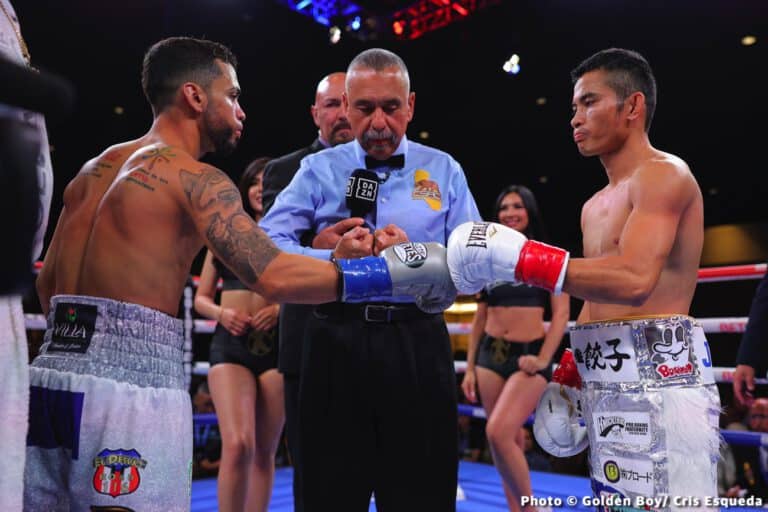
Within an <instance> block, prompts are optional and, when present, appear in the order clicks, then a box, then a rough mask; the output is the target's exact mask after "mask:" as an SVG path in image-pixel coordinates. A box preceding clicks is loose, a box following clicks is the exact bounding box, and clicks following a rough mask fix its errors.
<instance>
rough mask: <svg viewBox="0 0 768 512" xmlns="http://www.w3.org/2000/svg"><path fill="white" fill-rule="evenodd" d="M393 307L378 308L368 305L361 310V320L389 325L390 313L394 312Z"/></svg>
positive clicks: (394, 308)
mask: <svg viewBox="0 0 768 512" xmlns="http://www.w3.org/2000/svg"><path fill="white" fill-rule="evenodd" d="M396 310H397V307H395V306H380V305H376V304H369V305H367V306H365V309H364V310H363V318H364V319H365V321H366V322H378V323H390V322H391V321H392V312H393V311H396Z"/></svg>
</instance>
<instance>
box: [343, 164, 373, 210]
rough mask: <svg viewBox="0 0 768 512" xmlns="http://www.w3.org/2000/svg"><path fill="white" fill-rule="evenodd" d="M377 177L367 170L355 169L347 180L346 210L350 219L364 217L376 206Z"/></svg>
mask: <svg viewBox="0 0 768 512" xmlns="http://www.w3.org/2000/svg"><path fill="white" fill-rule="evenodd" d="M378 193H379V177H378V175H377V174H376V173H375V172H373V171H369V170H367V169H355V170H354V171H353V172H352V175H351V176H350V177H349V179H348V180H347V208H349V209H350V211H351V212H352V217H365V216H366V215H367V214H369V213H370V212H371V211H373V209H374V207H375V206H376V196H377V195H378Z"/></svg>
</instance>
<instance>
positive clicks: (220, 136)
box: [203, 109, 238, 156]
mask: <svg viewBox="0 0 768 512" xmlns="http://www.w3.org/2000/svg"><path fill="white" fill-rule="evenodd" d="M203 121H204V126H205V127H206V135H207V136H208V139H209V140H210V141H211V144H213V152H214V154H216V155H218V156H228V155H230V154H232V152H233V151H234V150H235V148H236V147H237V142H238V141H237V140H236V139H235V138H234V137H233V135H234V133H235V130H234V128H232V127H231V126H229V125H228V124H227V123H225V122H224V121H223V120H222V119H221V117H218V116H216V115H215V114H214V113H212V112H211V110H210V109H207V110H206V111H205V113H204V114H203Z"/></svg>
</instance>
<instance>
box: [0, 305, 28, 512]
mask: <svg viewBox="0 0 768 512" xmlns="http://www.w3.org/2000/svg"><path fill="white" fill-rule="evenodd" d="M27 367H28V362H27V334H26V331H25V329H24V313H23V311H22V308H21V296H20V295H6V296H0V375H2V379H3V400H2V408H1V409H0V440H2V447H3V463H2V464H0V510H3V511H6V510H8V511H12V512H17V511H19V510H21V502H22V482H23V476H24V455H25V454H24V439H25V438H26V437H27V412H28V411H29V402H28V400H29V372H28V371H27Z"/></svg>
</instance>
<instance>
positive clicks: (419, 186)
mask: <svg viewBox="0 0 768 512" xmlns="http://www.w3.org/2000/svg"><path fill="white" fill-rule="evenodd" d="M413 181H414V186H413V193H412V194H411V199H417V200H423V201H424V202H426V203H427V204H428V205H429V207H430V208H432V209H433V210H435V211H439V210H440V208H441V207H442V205H443V201H442V199H443V198H442V194H440V186H439V185H438V184H437V182H435V181H432V180H430V179H429V171H425V170H424V169H418V170H417V171H416V173H415V174H414V176H413Z"/></svg>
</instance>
